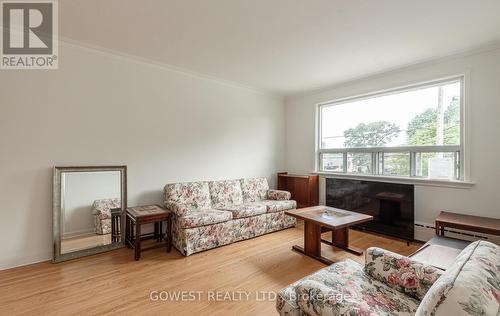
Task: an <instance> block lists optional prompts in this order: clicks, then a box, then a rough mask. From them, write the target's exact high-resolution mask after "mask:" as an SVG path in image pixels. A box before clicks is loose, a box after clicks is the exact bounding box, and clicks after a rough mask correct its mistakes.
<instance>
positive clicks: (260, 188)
mask: <svg viewBox="0 0 500 316" xmlns="http://www.w3.org/2000/svg"><path fill="white" fill-rule="evenodd" d="M240 184H241V191H242V193H243V201H244V202H257V201H260V200H265V199H267V191H269V184H268V183H267V179H266V178H249V179H240Z"/></svg>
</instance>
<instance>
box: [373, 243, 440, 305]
mask: <svg viewBox="0 0 500 316" xmlns="http://www.w3.org/2000/svg"><path fill="white" fill-rule="evenodd" d="M365 261H366V263H365V272H366V273H367V274H368V275H369V276H371V277H372V278H374V279H376V280H378V281H380V282H383V283H385V284H386V285H388V286H390V287H392V288H394V289H396V290H398V291H399V292H401V293H404V294H406V295H409V296H411V297H414V298H416V299H418V300H422V298H423V297H424V296H425V293H427V291H428V290H429V288H430V287H431V286H432V284H434V282H435V281H436V280H437V279H438V278H439V277H440V276H441V275H442V274H443V272H442V271H441V270H439V269H437V268H435V267H433V266H430V265H426V264H424V263H421V262H418V261H415V260H413V259H411V258H408V257H405V256H402V255H399V254H397V253H393V252H390V251H388V250H385V249H381V248H376V247H371V248H368V249H367V250H366V258H365Z"/></svg>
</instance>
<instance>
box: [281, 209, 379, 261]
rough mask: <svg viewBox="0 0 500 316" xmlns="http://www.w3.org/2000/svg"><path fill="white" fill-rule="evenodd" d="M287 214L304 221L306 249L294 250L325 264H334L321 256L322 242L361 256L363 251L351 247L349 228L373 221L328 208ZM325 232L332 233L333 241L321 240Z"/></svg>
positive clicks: (365, 217) (352, 213)
mask: <svg viewBox="0 0 500 316" xmlns="http://www.w3.org/2000/svg"><path fill="white" fill-rule="evenodd" d="M285 214H286V215H288V216H292V217H295V218H297V219H301V220H303V221H304V247H300V246H293V247H292V249H293V250H295V251H298V252H300V253H303V254H305V255H306V256H309V257H311V258H314V259H316V260H318V261H321V262H323V263H325V264H332V263H334V262H333V261H332V260H330V259H328V258H325V257H323V256H322V255H321V243H322V242H324V243H326V244H329V245H331V246H335V247H338V248H341V249H344V250H346V251H349V252H351V253H354V254H357V255H361V254H362V253H363V251H361V250H358V249H355V248H352V247H350V246H349V227H350V226H352V225H355V224H359V223H364V222H369V221H371V220H373V216H370V215H365V214H360V213H355V212H351V211H347V210H342V209H338V208H333V207H328V206H313V207H306V208H301V209H296V210H291V211H286V212H285ZM325 231H331V232H332V240H331V241H329V240H324V239H322V238H321V233H322V232H325Z"/></svg>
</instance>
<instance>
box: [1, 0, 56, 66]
mask: <svg viewBox="0 0 500 316" xmlns="http://www.w3.org/2000/svg"><path fill="white" fill-rule="evenodd" d="M1 8H2V10H1V11H2V12H1V15H0V16H1V18H2V23H1V26H2V32H1V33H2V40H1V45H2V49H1V56H0V60H1V63H0V68H1V69H57V67H58V41H57V36H58V34H57V30H58V25H57V22H58V21H57V2H56V1H1Z"/></svg>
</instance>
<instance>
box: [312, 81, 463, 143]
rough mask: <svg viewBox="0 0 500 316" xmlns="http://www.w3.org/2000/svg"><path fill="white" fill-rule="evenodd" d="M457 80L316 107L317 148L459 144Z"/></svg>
mask: <svg viewBox="0 0 500 316" xmlns="http://www.w3.org/2000/svg"><path fill="white" fill-rule="evenodd" d="M460 98H461V82H460V81H455V82H449V83H444V84H442V85H439V86H431V87H423V88H420V89H416V90H412V91H405V92H399V93H393V94H389V95H381V96H374V97H371V98H367V99H358V100H353V101H348V102H346V103H339V104H333V105H330V106H322V107H321V147H322V148H361V147H388V146H391V147H394V146H421V145H426V146H429V145H459V144H460V104H461V100H460Z"/></svg>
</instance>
